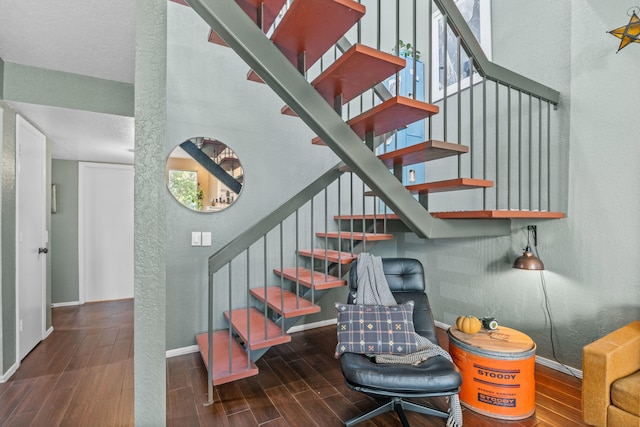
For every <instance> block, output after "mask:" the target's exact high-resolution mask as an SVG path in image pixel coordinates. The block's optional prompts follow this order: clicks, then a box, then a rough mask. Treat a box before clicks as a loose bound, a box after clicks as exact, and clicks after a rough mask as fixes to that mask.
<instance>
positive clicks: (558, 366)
mask: <svg viewBox="0 0 640 427" xmlns="http://www.w3.org/2000/svg"><path fill="white" fill-rule="evenodd" d="M536 363H537V364H539V365H542V366H546V367H547V368H551V369H554V370H556V371H558V372H562V373H563V374H569V375H574V376H576V377H578V378H580V379H582V371H581V370H580V369H576V368H572V367H571V366H567V365H563V364H562V363H558V362H556V361H555V360H551V359H547V358H545V357H542V356H536Z"/></svg>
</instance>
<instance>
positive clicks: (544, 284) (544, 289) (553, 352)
mask: <svg viewBox="0 0 640 427" xmlns="http://www.w3.org/2000/svg"><path fill="white" fill-rule="evenodd" d="M534 250H535V252H536V256H537V257H538V258H540V255H539V254H538V246H534ZM540 282H541V283H542V293H543V294H544V308H545V310H546V314H547V317H548V318H549V338H550V341H551V355H552V356H553V359H554V360H555V361H556V362H558V363H559V364H560V365H561V366H562V367H563V368H564V369H566V371H567V372H568V373H569V374H571V375H572V376H573V377H574V378H577V379H580V378H578V376H577V375H576V374H574V373H573V371H572V370H571V369H570V368H569V367H568V366H567V365H565V364H564V363H562V362H561V361H560V360H559V359H558V357H557V356H556V347H555V344H554V343H553V320H552V319H551V308H550V307H549V295H548V294H547V282H546V280H545V278H544V270H540Z"/></svg>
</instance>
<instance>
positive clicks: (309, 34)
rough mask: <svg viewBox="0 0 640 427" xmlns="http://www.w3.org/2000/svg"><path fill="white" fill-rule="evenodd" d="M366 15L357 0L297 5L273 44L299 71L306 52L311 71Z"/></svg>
mask: <svg viewBox="0 0 640 427" xmlns="http://www.w3.org/2000/svg"><path fill="white" fill-rule="evenodd" d="M364 13H365V7H364V6H363V5H361V4H359V3H357V2H355V1H353V0H313V1H312V0H305V1H294V2H293V3H291V6H290V7H289V10H288V11H287V13H286V14H285V15H284V17H283V18H282V21H280V23H279V24H278V26H277V27H276V28H275V30H274V31H273V34H272V35H271V40H272V41H273V43H275V45H276V46H278V49H280V51H281V52H282V53H283V54H284V56H285V57H286V58H287V59H288V60H289V61H290V62H291V63H292V64H293V65H294V66H296V68H297V64H298V55H300V54H301V53H302V52H305V55H306V60H305V67H304V68H305V69H304V71H307V70H308V69H309V68H311V66H312V65H313V64H314V63H315V62H316V61H317V60H318V59H320V57H321V56H322V55H323V54H324V53H325V52H326V51H328V50H329V48H331V46H333V45H334V44H336V43H337V42H338V40H339V39H340V37H342V36H343V35H344V34H346V32H347V31H348V30H349V29H350V28H351V27H353V25H354V24H355V23H356V22H358V20H360V18H362V17H363V16H364ZM250 73H252V72H250ZM253 74H255V73H253ZM258 78H259V77H258ZM249 80H252V79H251V78H250V79H249Z"/></svg>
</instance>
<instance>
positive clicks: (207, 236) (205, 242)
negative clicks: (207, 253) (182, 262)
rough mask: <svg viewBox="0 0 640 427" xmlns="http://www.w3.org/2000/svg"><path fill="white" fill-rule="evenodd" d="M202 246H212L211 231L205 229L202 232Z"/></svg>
mask: <svg viewBox="0 0 640 427" xmlns="http://www.w3.org/2000/svg"><path fill="white" fill-rule="evenodd" d="M202 246H211V232H210V231H203V232H202Z"/></svg>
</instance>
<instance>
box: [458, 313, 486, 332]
mask: <svg viewBox="0 0 640 427" xmlns="http://www.w3.org/2000/svg"><path fill="white" fill-rule="evenodd" d="M456 326H457V327H458V329H459V330H461V331H462V332H464V333H465V334H476V333H478V331H480V329H482V322H480V320H479V319H478V318H477V317H474V316H460V317H458V319H456Z"/></svg>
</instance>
